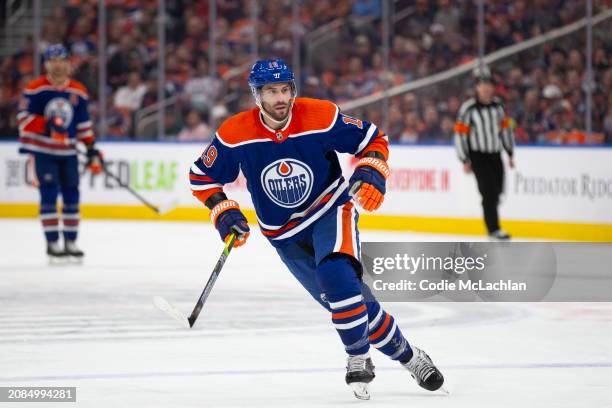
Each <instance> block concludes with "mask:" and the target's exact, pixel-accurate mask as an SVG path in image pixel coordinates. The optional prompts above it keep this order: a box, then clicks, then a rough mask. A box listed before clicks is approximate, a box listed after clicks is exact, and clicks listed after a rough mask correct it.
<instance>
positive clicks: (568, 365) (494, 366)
mask: <svg viewBox="0 0 612 408" xmlns="http://www.w3.org/2000/svg"><path fill="white" fill-rule="evenodd" d="M440 368H441V369H442V371H444V370H483V369H494V370H517V369H547V368H552V369H554V368H612V361H601V362H591V363H533V364H454V365H441V366H440ZM376 370H377V371H391V370H403V368H400V367H377V368H376ZM343 371H344V368H340V367H339V368H332V367H330V368H324V367H318V368H301V369H286V368H279V369H270V370H219V371H207V370H201V371H177V372H142V373H107V374H103V373H99V374H64V375H40V376H21V377H0V382H22V381H54V380H104V379H114V378H150V377H201V376H211V375H269V374H313V373H324V372H343Z"/></svg>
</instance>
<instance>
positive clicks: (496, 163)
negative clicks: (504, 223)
mask: <svg viewBox="0 0 612 408" xmlns="http://www.w3.org/2000/svg"><path fill="white" fill-rule="evenodd" d="M470 161H471V163H472V171H473V172H474V175H475V176H476V182H477V183H478V191H480V195H481V196H482V209H483V210H484V220H485V224H486V225H487V230H488V231H489V234H491V233H492V232H495V231H497V230H498V229H499V215H498V214H497V206H498V204H499V196H500V194H501V193H502V191H503V188H504V165H503V164H502V160H501V153H480V152H471V153H470Z"/></svg>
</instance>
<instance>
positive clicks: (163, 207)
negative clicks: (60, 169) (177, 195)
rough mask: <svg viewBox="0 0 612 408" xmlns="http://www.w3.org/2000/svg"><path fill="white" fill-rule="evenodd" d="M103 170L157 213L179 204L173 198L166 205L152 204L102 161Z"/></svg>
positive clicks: (167, 210) (159, 213)
mask: <svg viewBox="0 0 612 408" xmlns="http://www.w3.org/2000/svg"><path fill="white" fill-rule="evenodd" d="M79 154H81V156H83V157H86V155H85V153H83V152H81V151H79ZM102 170H103V171H104V174H106V176H107V177H110V178H111V179H113V180H115V181H116V182H117V184H119V187H121V188H124V189H126V190H127V191H129V192H130V193H131V194H132V195H133V196H134V197H136V198H137V199H138V200H139V201H140V202H141V203H143V204H144V205H145V206H146V207H148V208H150V209H151V210H153V211H155V212H156V213H157V215H164V214H166V213H168V212H170V211H172V210H173V209H175V208H176V207H177V205H178V201H177V200H172V201H170V202H169V203H167V204H164V205H155V204H152V203H151V202H150V201H149V200H147V199H146V198H144V197H143V196H141V195H140V194H139V193H138V192H137V191H135V190H134V189H133V188H132V187H130V186H129V185H127V184H125V183H123V182H122V181H121V179H120V178H119V177H118V176H117V175H115V174H113V173H111V172H110V171H109V170H108V169H107V168H106V165H105V164H104V162H103V163H102ZM84 173H85V171H83V172H82V173H81V176H82V175H83V174H84Z"/></svg>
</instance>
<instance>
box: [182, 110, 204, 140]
mask: <svg viewBox="0 0 612 408" xmlns="http://www.w3.org/2000/svg"><path fill="white" fill-rule="evenodd" d="M176 139H177V140H180V141H183V142H185V141H196V140H197V141H202V142H207V141H210V140H211V139H212V133H211V130H210V127H208V125H207V124H206V123H204V122H203V121H202V117H201V116H200V113H199V112H198V111H197V110H195V109H192V110H190V111H189V113H188V114H187V116H186V117H185V126H184V127H183V129H182V130H181V131H180V132H179V134H178V136H177V137H176Z"/></svg>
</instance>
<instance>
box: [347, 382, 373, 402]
mask: <svg viewBox="0 0 612 408" xmlns="http://www.w3.org/2000/svg"><path fill="white" fill-rule="evenodd" d="M350 386H351V388H352V389H353V394H355V398H358V399H360V400H369V399H370V391H369V389H368V383H362V382H354V383H351V384H350Z"/></svg>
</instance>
